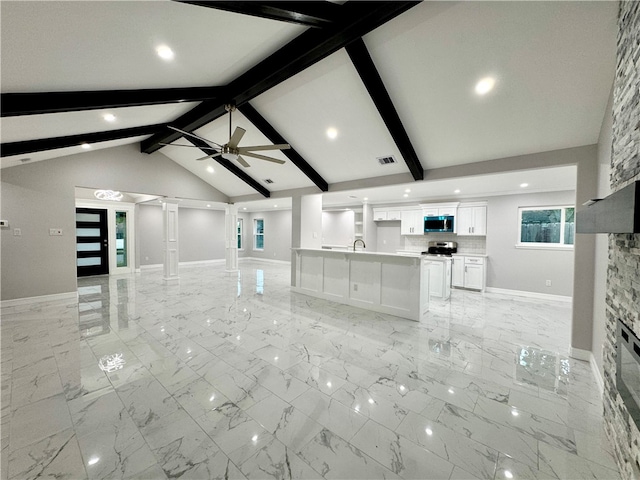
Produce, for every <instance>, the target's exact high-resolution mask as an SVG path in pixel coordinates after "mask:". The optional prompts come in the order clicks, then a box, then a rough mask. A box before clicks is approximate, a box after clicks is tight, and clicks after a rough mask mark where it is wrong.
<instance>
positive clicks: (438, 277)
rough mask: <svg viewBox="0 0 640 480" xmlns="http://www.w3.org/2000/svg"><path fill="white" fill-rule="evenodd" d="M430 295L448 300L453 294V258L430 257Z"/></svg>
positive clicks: (428, 261) (428, 260)
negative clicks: (436, 258)
mask: <svg viewBox="0 0 640 480" xmlns="http://www.w3.org/2000/svg"><path fill="white" fill-rule="evenodd" d="M426 262H427V263H428V269H429V296H430V297H440V298H442V299H443V300H447V299H448V298H449V297H450V296H451V259H442V260H439V259H438V260H435V259H433V260H432V259H428V256H427V260H426Z"/></svg>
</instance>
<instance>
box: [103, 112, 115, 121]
mask: <svg viewBox="0 0 640 480" xmlns="http://www.w3.org/2000/svg"><path fill="white" fill-rule="evenodd" d="M102 118H104V119H105V120H106V121H107V122H115V121H116V116H115V115H114V114H113V113H105V114H104V115H102Z"/></svg>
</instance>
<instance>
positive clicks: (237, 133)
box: [228, 127, 246, 148]
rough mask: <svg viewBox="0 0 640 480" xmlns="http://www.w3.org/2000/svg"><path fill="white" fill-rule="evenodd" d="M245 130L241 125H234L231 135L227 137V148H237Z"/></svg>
mask: <svg viewBox="0 0 640 480" xmlns="http://www.w3.org/2000/svg"><path fill="white" fill-rule="evenodd" d="M245 132H246V130H245V129H244V128H242V127H236V129H235V130H234V131H233V135H231V138H230V139H229V144H228V145H229V148H238V143H240V140H242V136H243V135H244V134H245Z"/></svg>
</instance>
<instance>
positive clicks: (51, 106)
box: [0, 87, 224, 117]
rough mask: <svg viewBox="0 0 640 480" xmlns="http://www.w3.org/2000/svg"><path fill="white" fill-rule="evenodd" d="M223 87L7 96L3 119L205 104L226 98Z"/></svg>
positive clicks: (3, 108)
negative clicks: (89, 111)
mask: <svg viewBox="0 0 640 480" xmlns="http://www.w3.org/2000/svg"><path fill="white" fill-rule="evenodd" d="M223 91H224V89H223V88H222V87H191V88H159V89H138V90H97V91H81V92H37V93H3V94H2V96H1V97H0V98H1V102H2V103H1V105H2V109H1V110H0V115H1V116H2V117H14V116H20V115H39V114H44V113H60V112H80V111H83V110H95V109H99V108H121V107H139V106H144V105H159V104H165V103H180V102H202V101H205V100H214V99H216V98H221V97H223V96H224V94H223Z"/></svg>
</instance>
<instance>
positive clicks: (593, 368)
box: [589, 353, 604, 396]
mask: <svg viewBox="0 0 640 480" xmlns="http://www.w3.org/2000/svg"><path fill="white" fill-rule="evenodd" d="M589 363H590V364H591V371H592V372H593V376H594V377H595V378H596V383H597V384H598V389H599V390H600V396H602V395H604V379H603V378H602V375H601V374H600V369H599V368H598V364H597V363H596V357H595V355H594V354H593V353H591V358H590V359H589Z"/></svg>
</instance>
